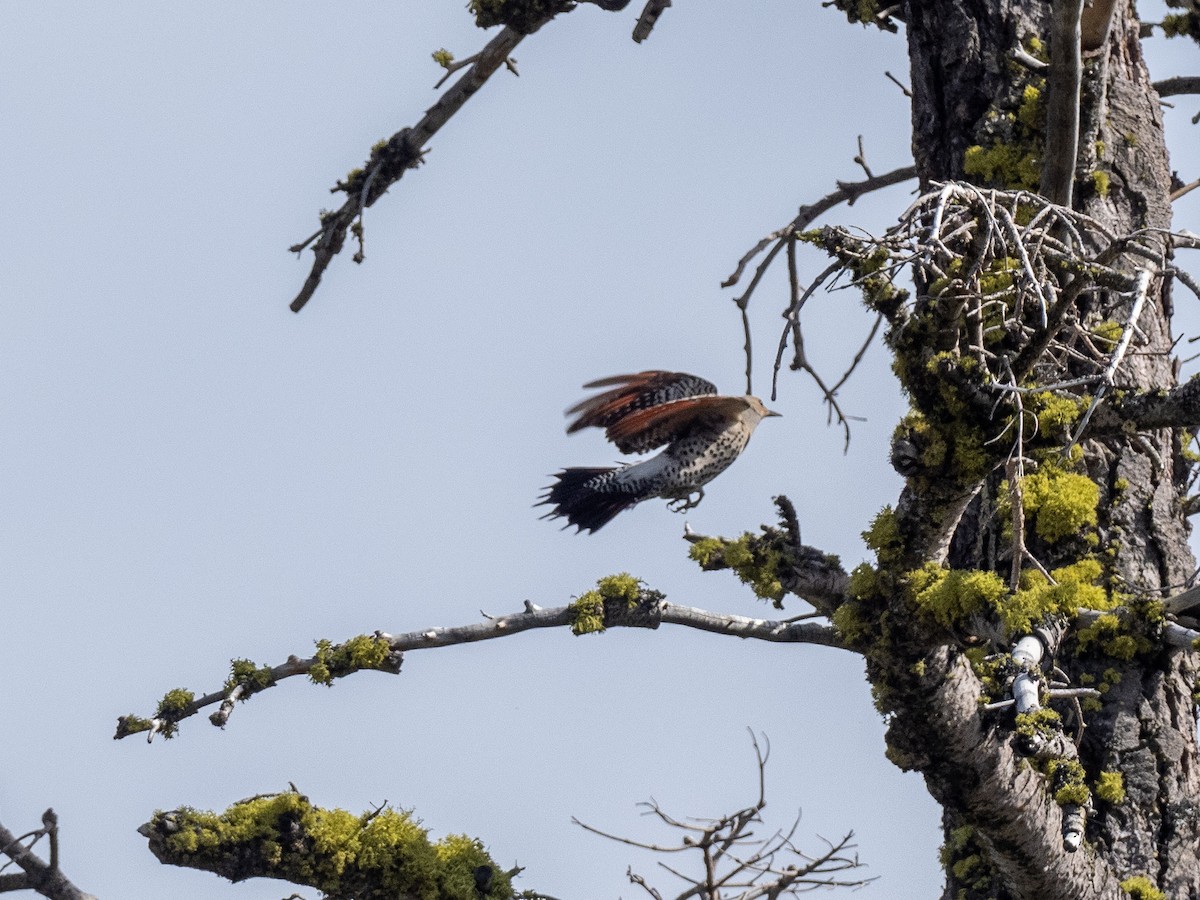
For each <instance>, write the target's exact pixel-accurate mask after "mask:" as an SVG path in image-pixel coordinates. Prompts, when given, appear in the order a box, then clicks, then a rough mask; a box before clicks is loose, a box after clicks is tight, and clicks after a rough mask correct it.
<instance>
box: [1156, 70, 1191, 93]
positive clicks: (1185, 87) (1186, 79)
mask: <svg viewBox="0 0 1200 900" xmlns="http://www.w3.org/2000/svg"><path fill="white" fill-rule="evenodd" d="M1152 86H1153V88H1154V90H1156V91H1158V96H1160V97H1174V96H1177V95H1179V94H1200V75H1180V76H1179V77H1177V78H1164V79H1163V80H1162V81H1156V82H1154V84H1153V85H1152Z"/></svg>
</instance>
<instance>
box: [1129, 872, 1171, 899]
mask: <svg viewBox="0 0 1200 900" xmlns="http://www.w3.org/2000/svg"><path fill="white" fill-rule="evenodd" d="M1121 890H1123V891H1124V892H1125V893H1127V894H1128V895H1129V896H1130V897H1132V898H1133V900H1167V895H1166V894H1164V893H1163V892H1162V891H1160V890H1159V889H1158V888H1156V887H1155V886H1154V882H1153V881H1151V880H1150V879H1149V878H1147V877H1146V876H1145V875H1135V876H1133V877H1132V878H1126V879H1125V880H1124V881H1122V882H1121Z"/></svg>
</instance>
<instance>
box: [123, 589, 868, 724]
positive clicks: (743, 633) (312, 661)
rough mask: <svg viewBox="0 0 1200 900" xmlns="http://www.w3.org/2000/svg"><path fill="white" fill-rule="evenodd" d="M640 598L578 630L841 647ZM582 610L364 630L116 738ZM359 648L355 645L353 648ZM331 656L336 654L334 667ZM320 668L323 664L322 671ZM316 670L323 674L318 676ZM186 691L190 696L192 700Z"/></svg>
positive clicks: (137, 720)
mask: <svg viewBox="0 0 1200 900" xmlns="http://www.w3.org/2000/svg"><path fill="white" fill-rule="evenodd" d="M641 594H642V596H641V598H640V599H639V600H638V601H637V602H636V603H634V604H632V605H630V604H628V603H626V602H624V601H612V600H605V602H604V608H603V612H602V613H600V614H599V615H602V623H599V622H598V623H597V624H596V625H595V626H594V627H590V628H587V629H584V630H597V631H602V630H604V629H607V628H650V629H656V628H658V627H659V625H663V624H666V625H681V626H684V627H686V628H694V629H696V630H698V631H707V632H710V633H712V634H721V635H725V636H727V637H738V638H747V639H753V640H759V641H768V642H772V643H793V644H819V645H821V646H825V647H837V648H840V649H846V647H845V644H844V643H843V642H842V640H841V637H840V636H839V635H838V633H837V630H836V629H835V628H833V626H831V625H825V624H821V623H818V622H809V621H796V620H772V619H756V618H750V617H748V616H737V615H731V614H726V613H715V612H710V611H708V610H704V609H697V608H695V607H691V606H681V605H679V604H675V603H668V602H667V601H665V600H663V599H662V595H661V594H659V593H658V592H657V591H650V590H644V591H642V592H641ZM580 614H581V611H580V609H579V607H578V606H576V605H574V604H572V605H568V606H558V607H554V608H551V609H543V608H541V607H539V606H536V605H535V604H533V603H530V602H528V601H526V603H525V609H524V610H523V611H522V612H518V613H512V614H510V615H506V616H495V617H494V616H487V617H486V619H485V621H483V622H478V623H475V624H473V625H458V626H452V627H448V628H430V629H427V630H424V631H410V632H407V633H404V634H397V635H392V634H388V633H386V632H382V631H377V632H375V634H374V635H373V636H366V635H362V636H359V637H357V638H352V639H351V640H350V641H346V642H345V643H343V644H339V645H328V646H327V647H326V649H325V651H324V655H322V654H321V653H318V655H317V656H313V657H308V658H301V657H298V656H291V657H289V658H288V659H287V661H285V662H284V663H282V664H280V665H277V666H273V667H270V668H267V667H263V668H261V669H257V670H255V673H254V675H253V677H252V678H248V679H243V680H232V681H231V682H227V683H226V685H225V686H224V687H223V688H221V689H220V690H217V691H213V692H211V693H208V694H205V695H203V696H201V697H197V698H195V699H189V700H188V702H186V703H184V704H180V705H179V706H178V707H173V708H172V709H171V711H170V712H169V713H164V712H162V709H163V707H162V706H161V705H160V711H159V712H158V713H157V714H155V715H153V716H151V717H147V718H142V717H138V716H132V715H130V716H122V717H120V718H119V719H118V720H117V730H116V733H115V734H114V735H113V737H114V739H116V740H120V739H122V738H126V737H129V736H130V735H133V734H140V733H142V732H146V733H147V740H150V739H152V738H153V737H154V735H155V734H160V733H162V734H164V735H166V736H168V737H169V736H171V734H173V732H174V729H175V724H176V723H178V722H180V721H182V720H184V719H187V718H191V717H192V716H194V715H196V714H197V713H199V712H200V711H201V710H203V709H206V708H208V707H210V706H218V709H217V711H216V712H214V713H213V714H212V715H211V716H210V717H209V720H210V721H211V722H212V724H214V725H216V726H218V727H224V725H225V724H226V723H227V722H228V720H229V716H230V715H231V714H232V712H233V709H234V707H235V705H236V703H237V702H238V701H244V700H247V699H249V698H250V697H251V696H253V695H254V694H257V693H259V692H261V691H264V690H266V689H267V688H271V687H274V686H275V685H276V684H278V683H279V682H280V681H283V680H284V679H286V678H293V677H295V676H297V675H307V676H309V677H310V678H313V680H315V681H318V682H319V683H322V684H329V683H330V682H331V681H332V680H333V679H335V678H342V677H345V676H346V675H349V674H352V673H353V672H357V671H362V670H364V669H370V670H374V671H382V672H387V673H390V674H394V675H395V674H399V673H400V667H401V665H402V663H403V658H404V654H405V653H407V652H409V651H413V650H430V649H433V648H436V647H450V646H453V645H456V644H470V643H475V642H476V641H487V640H493V639H496V638H503V637H510V636H512V635H515V634H520V633H522V632H524V631H531V630H534V629H538V628H562V627H571V628H573V629H575V630H576V631H577V633H582V631H581V630H579V625H578V623H579V621H580ZM356 647H357V648H358V649H357V650H356V649H355V648H356ZM372 647H374V648H375V649H376V650H377V651H378V652H377V653H375V654H374V655H373V656H372V657H371V661H370V662H354V661H353V660H354V658H355V653H356V652H361V650H362V649H363V648H365V649H367V650H368V651H369V650H370V649H371V648H372ZM331 659H342V660H344V662H343V663H340V664H337V665H333V664H331V663H330V662H329V661H330V660H331ZM320 667H324V669H323V670H321V669H320ZM318 671H322V674H321V675H320V676H318V675H317V672H318ZM190 696H191V695H189V698H190Z"/></svg>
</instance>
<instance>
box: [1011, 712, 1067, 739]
mask: <svg viewBox="0 0 1200 900" xmlns="http://www.w3.org/2000/svg"><path fill="white" fill-rule="evenodd" d="M1015 730H1016V732H1017V734H1019V735H1021V736H1022V737H1024V738H1029V739H1034V738H1037V739H1040V740H1048V739H1050V738H1053V737H1054V736H1055V735H1057V734H1058V733H1059V732H1061V731H1062V716H1060V715H1059V714H1058V713H1056V712H1055V711H1054V710H1052V709H1047V708H1044V707H1043V708H1041V709H1035V710H1033V711H1032V712H1025V713H1017V715H1016V729H1015Z"/></svg>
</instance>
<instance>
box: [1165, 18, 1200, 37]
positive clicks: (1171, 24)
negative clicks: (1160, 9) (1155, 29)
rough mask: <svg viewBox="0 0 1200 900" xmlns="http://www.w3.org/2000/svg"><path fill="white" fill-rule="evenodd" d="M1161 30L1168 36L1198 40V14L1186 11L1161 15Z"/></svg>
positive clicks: (1199, 22)
mask: <svg viewBox="0 0 1200 900" xmlns="http://www.w3.org/2000/svg"><path fill="white" fill-rule="evenodd" d="M1162 30H1163V34H1164V35H1166V36H1167V37H1169V38H1173V37H1190V38H1191V39H1192V40H1194V41H1200V14H1197V13H1194V12H1187V13H1171V14H1170V15H1166V16H1163V20H1162Z"/></svg>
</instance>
